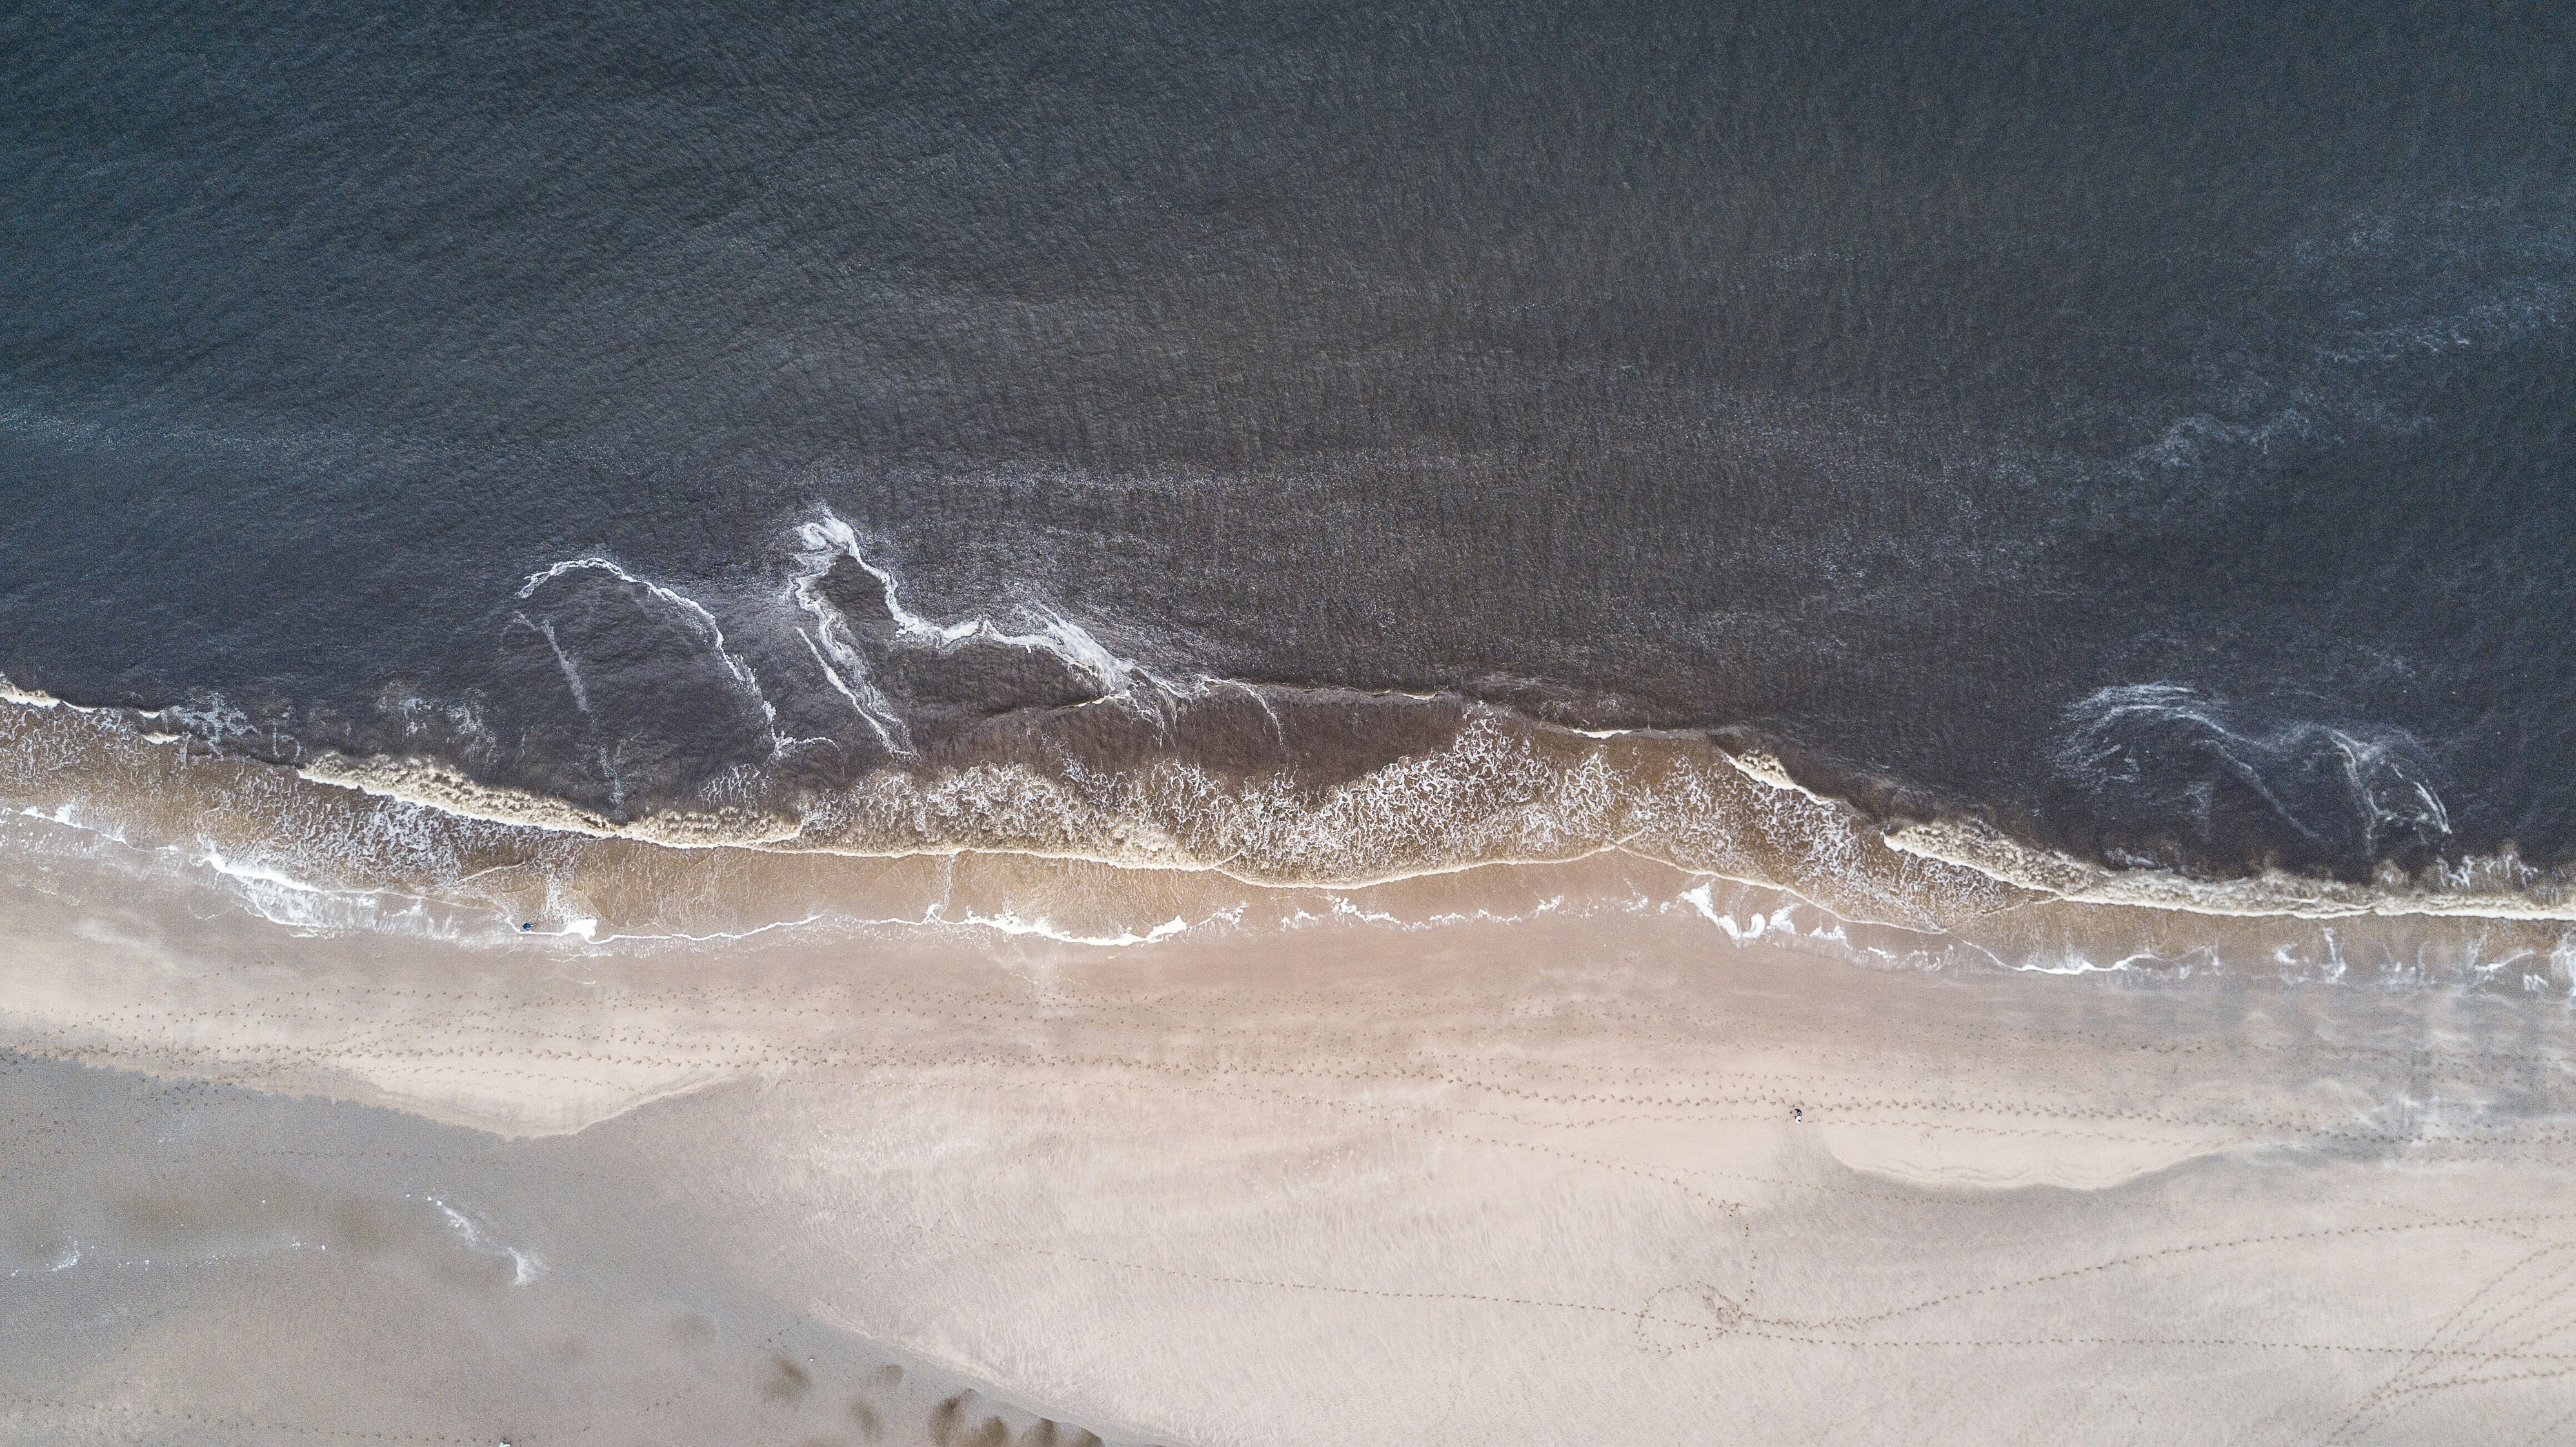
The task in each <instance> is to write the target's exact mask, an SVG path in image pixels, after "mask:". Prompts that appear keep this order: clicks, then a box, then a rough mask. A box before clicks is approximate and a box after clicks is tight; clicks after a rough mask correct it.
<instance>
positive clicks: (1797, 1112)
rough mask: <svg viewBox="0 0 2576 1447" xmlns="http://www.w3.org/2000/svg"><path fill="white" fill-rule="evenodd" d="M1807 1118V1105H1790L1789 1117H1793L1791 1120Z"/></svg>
mask: <svg viewBox="0 0 2576 1447" xmlns="http://www.w3.org/2000/svg"><path fill="white" fill-rule="evenodd" d="M1806 1118H1807V1111H1806V1107H1804V1106H1797V1105H1793V1106H1791V1107H1789V1119H1791V1120H1805V1119H1806Z"/></svg>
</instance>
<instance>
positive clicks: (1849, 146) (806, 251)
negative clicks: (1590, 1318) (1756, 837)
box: [0, 3, 2576, 875]
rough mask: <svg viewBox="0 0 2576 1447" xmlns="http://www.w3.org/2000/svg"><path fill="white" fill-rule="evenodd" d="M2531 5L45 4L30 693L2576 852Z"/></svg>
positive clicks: (780, 765)
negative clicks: (1537, 730) (1587, 730)
mask: <svg viewBox="0 0 2576 1447" xmlns="http://www.w3.org/2000/svg"><path fill="white" fill-rule="evenodd" d="M2566 15H2567V12H2565V11H2563V10H2560V9H2555V8H2548V7H2511V6H2462V5H2368V4H2347V5H2338V6H2332V7H2324V6H2287V5H2271V6H2266V5H2244V6H2232V7H2222V8H2220V9H2219V10H2217V11H2215V12H2213V11H2211V10H2210V9H2209V8H2207V7H2200V6H2180V5H2152V4H2150V5H2137V4H2124V5H2109V4H2091V5H2046V6H2043V5H2037V4H2032V5H2006V4H1992V3H1989V4H1982V5H1974V6H1965V5H1962V6H1947V7H1938V6H1926V5H1894V4H1876V5H1849V4H1821V5H1817V4H1795V5H1791V4H1762V5H1755V6H1745V7H1724V6H1694V7H1678V6H1641V7H1633V8H1630V7H1613V6H1593V7H1576V8H1574V9H1572V10H1568V9H1566V8H1564V7H1542V6H1523V5H1512V4H1477V5H1466V6H1415V5H1406V6H1396V7H1382V6H1381V7H1366V8H1363V7H1324V6H1278V5H1239V4H1238V5H1225V6H1207V7H1193V6H1175V5H1162V6H1152V5H1118V6H1102V5H1069V6H1040V5H1018V6H1015V5H985V6H946V7H943V6H931V5H903V6H858V7H776V8H768V7H758V8H745V7H732V6H724V7H719V6H707V7H693V6H687V5H681V4H650V5H631V6H621V7H603V6H585V5H547V6H521V5H514V4H479V3H478V4H470V5H456V6H429V7H421V8H419V9H417V10H416V11H413V12H410V13H405V14H401V15H395V16H378V15H368V14H363V13H359V12H356V11H353V10H351V9H350V8H349V7H344V6H313V7H310V8H307V9H304V10H300V11H299V10H293V9H289V8H286V7H263V8H260V9H258V10H256V11H250V12H245V11H243V10H241V9H240V8H238V7H216V6H187V5H155V6H148V7H147V6H135V7H129V8H118V7H112V6H102V5H83V6H68V5H52V4H39V5H35V6H28V7H21V8H18V9H16V10H14V11H13V12H11V14H10V15H9V16H8V17H7V18H6V19H5V20H0V99H5V102H6V103H5V105H0V317H5V319H6V320H5V322H0V490H5V495H0V503H5V515H6V523H5V531H0V672H5V673H6V674H7V676H8V677H9V679H10V680H12V681H13V682H15V683H17V684H18V685H21V686H27V687H37V688H42V689H45V690H48V691H51V692H53V693H56V694H58V695H61V696H64V697H67V698H72V699H75V700H79V701H84V702H110V703H121V704H130V705H138V706H159V705H169V704H177V705H181V706H182V708H183V710H184V711H185V712H186V713H187V715H188V716H189V719H190V720H191V722H190V724H189V726H190V727H193V728H197V729H199V730H200V731H203V732H206V733H207V734H208V735H209V736H210V737H216V738H219V739H220V740H221V741H222V742H223V745H224V746H225V747H228V748H233V749H238V750H243V751H247V752H252V753H257V754H260V755H262V756H265V757H273V758H279V759H297V758H304V757H309V756H310V755H311V754H312V753H313V752H314V751H317V750H322V749H339V750H344V751H350V752H355V753H370V752H381V753H396V754H401V753H416V754H425V755H444V756H447V757H449V758H451V759H452V761H454V762H455V763H457V764H458V765H459V766H461V767H463V768H465V769H466V770H468V771H469V772H471V773H474V774H475V775H477V776H478V777H481V778H484V779H487V780H489V781H493V782H500V783H511V784H518V785H524V786H529V787H535V788H539V789H544V790H548V791H552V792H555V793H559V794H562V795H564V796H566V797H568V798H571V799H573V800H575V801H577V802H580V803H582V804H584V805H586V806H589V807H593V808H598V809H601V810H604V811H608V812H611V813H616V814H621V815H631V814H634V813H636V812H640V811H644V810H649V809H651V808H654V807H657V806H659V805H661V804H664V803H671V802H688V801H698V802H704V801H708V800H751V801H755V802H756V801H757V800H759V799H761V798H765V797H769V796H770V795H772V794H774V793H775V792H776V791H778V790H789V791H793V790H801V789H814V788H824V787H829V786H831V785H833V784H834V783H836V782H840V781H846V780H847V779H849V778H851V777H853V776H856V775H859V774H863V773H865V772H866V771H868V770H871V769H880V768H913V769H932V768H937V767H941V766H943V764H944V763H946V762H954V761H956V760H960V759H965V758H968V757H975V756H985V755H990V754H992V753H994V752H1009V751H1011V750H1021V751H1023V752H1029V753H1031V755H1032V756H1033V757H1034V756H1037V755H1040V754H1044V755H1046V756H1049V757H1054V756H1056V755H1057V754H1061V753H1062V752H1063V751H1064V750H1067V749H1071V750H1073V751H1075V752H1077V753H1081V754H1082V756H1083V757H1084V758H1086V759H1090V760H1093V761H1095V762H1105V763H1107V764H1109V765H1112V766H1116V767H1129V766H1133V765H1136V764H1138V763H1141V762H1144V761H1146V760H1148V759H1150V757H1152V756H1153V754H1154V753H1155V751H1156V750H1158V749H1161V750H1170V749H1186V750H1191V751H1194V752H1195V754H1196V755H1197V756H1198V757H1200V758H1201V759H1202V760H1204V761H1207V762H1210V763H1211V764H1212V765H1213V766H1215V767H1219V768H1221V769H1229V770H1235V771H1238V772H1258V771H1262V770H1277V769H1287V770H1289V771H1291V772H1292V773H1298V774H1299V776H1300V777H1302V778H1306V779H1308V780H1309V781H1311V782H1317V783H1328V782H1330V781H1331V780H1333V779H1335V778H1339V777H1346V776H1348V775H1349V774H1350V773H1351V772H1352V771H1354V770H1357V769H1359V768H1363V767H1367V766H1368V765H1370V764H1372V763H1375V762H1382V761H1384V760H1386V759H1388V758H1394V757H1400V756H1403V755H1405V754H1407V753H1409V752H1413V751H1418V750H1420V749H1422V748H1425V747H1430V746H1432V745H1433V744H1436V742H1437V740H1438V737H1439V736H1440V734H1441V731H1442V729H1444V728H1446V727H1448V726H1449V723H1447V722H1444V719H1449V720H1450V721H1451V722H1454V719H1451V716H1450V715H1448V714H1441V713H1440V712H1439V711H1438V710H1437V709H1434V710H1432V711H1430V712H1429V713H1426V712H1425V711H1424V710H1422V709H1419V708H1381V707H1375V706H1373V705H1367V704H1365V703H1363V702H1361V701H1357V700H1354V699H1353V698H1352V697H1350V696H1349V695H1348V694H1347V693H1341V692H1334V691H1332V690H1336V689H1346V690H1382V689H1407V690H1413V691H1417V692H1426V691H1441V690H1446V691H1450V692H1453V693H1456V694H1460V695H1465V696H1469V697H1474V698H1482V699H1489V700H1494V701H1498V702H1502V703H1507V704H1510V705H1512V706H1513V707H1515V708H1518V709H1521V710H1523V711H1525V712H1527V713H1529V714H1532V715H1534V716H1542V717H1548V718H1553V719H1557V720H1561V721H1565V722H1572V723H1578V724H1584V725H1587V726H1614V725H1635V724H1653V725H1658V726H1663V727H1671V728H1682V729H1696V730H1709V731H1712V732H1714V733H1715V734H1716V735H1717V736H1719V737H1720V738H1722V739H1724V740H1726V741H1728V742H1730V743H1735V744H1747V745H1749V744H1757V743H1758V744H1760V745H1762V746H1765V747H1768V748H1772V749H1775V750H1777V751H1779V752H1780V753H1781V754H1782V755H1783V756H1784V757H1786V758H1787V759H1788V760H1789V761H1790V763H1791V764H1792V766H1793V767H1794V768H1795V769H1796V770H1797V771H1798V773H1799V774H1800V775H1801V777H1802V778H1804V779H1806V780H1807V781H1809V782H1810V783H1813V784H1815V785H1817V786H1819V787H1825V788H1829V789H1832V790H1834V791H1837V792H1840V793H1842V794H1844V795H1846V796H1848V797H1851V798H1853V799H1855V800H1856V801H1858V802H1861V803H1862V804H1864V805H1865V806H1866V807H1868V808H1871V809H1873V810H1880V811H1885V812H1889V813H1892V814H1910V815H1923V814H1938V813H1945V812H1947V813H1965V814H1971V815H1976V816H1980V817H1983V818H1985V819H1988V820H1991V821H1993V822H1994V823H1996V824H1998V825H2000V826H2002V827H2003V828H2005V829H2006V830H2007V831H2009V832H2011V833H2014V834H2016V835H2018V836H2020V837H2022V838H2024V839H2026V840H2030V841H2033V842H2037V843H2042V844H2046V845H2050V846H2054V847H2058V848H2063V849H2068V850H2072V851H2075V852H2079V853H2085V854H2091V855H2096V856H2101V857H2107V858H2110V859H2113V860H2115V861H2121V862H2148V863H2156V864H2165V865H2179V866H2183V867H2187V868H2193V869H2199V870H2205V871H2216V872H2227V871H2233V870H2240V869H2246V868H2251V867H2255V866H2258V865H2261V864H2264V863H2267V862H2268V863H2279V864H2286V865H2290V866H2293V867H2297V868H2302V869H2308V870H2316V871H2331V872H2340V873H2344V874H2347V875H2349V874H2357V873H2362V872H2366V871H2367V870H2368V869H2369V868H2370V867H2371V866H2372V865H2374V864H2375V863H2378V862H2380V861H2393V862H2395V863H2397V864H2399V865H2402V866H2406V867H2416V866H2421V865H2425V864H2428V863H2431V862H2435V861H2440V860H2457V859H2460V858H2465V857H2468V856H2471V855H2479V854H2486V853H2492V852H2494V851H2497V850H2499V849H2502V848H2505V847H2507V846H2508V845H2511V846H2514V847H2517V848H2518V849H2519V850H2520V851H2521V853H2522V855H2523V856H2524V857H2525V858H2527V859H2537V860H2544V861H2553V862H2564V861H2567V860H2569V859H2570V857H2571V855H2576V769H2571V768H2570V767H2569V762H2568V761H2569V760H2570V759H2571V758H2576V647H2571V644H2570V641H2569V627H2568V624H2569V620H2570V618H2571V617H2576V607H2571V605H2576V569H2572V568H2571V566H2570V565H2571V562H2576V557H2572V556H2571V554H2576V486H2571V484H2576V437H2571V435H2570V429H2569V424H2570V421H2571V419H2576V339H2571V334H2570V322H2571V320H2576V316H2571V308H2576V147H2571V145H2570V141H2571V139H2576V135H2572V134H2571V133H2576V35H2572V34H2571V31H2570V27H2569V23H2568V21H2567V18H2566ZM835 519H837V520H842V521H844V522H846V524H847V526H848V528H849V530H850V531H849V537H850V539H851V540H852V541H853V543H854V545H855V547H856V549H857V555H851V554H848V553H839V554H835V553H834V552H833V550H832V549H831V548H830V547H828V546H818V545H817V544H815V543H814V542H813V540H812V538H810V537H808V538H803V539H800V537H799V529H800V528H808V527H822V526H825V525H826V524H827V523H828V522H829V521H830V520H835ZM800 553H801V554H803V557H802V558H800V556H799V555H800ZM861 557H863V558H864V560H865V566H862V565H861V561H860V559H861ZM584 559H599V560H604V561H607V562H613V563H614V564H615V565H616V568H615V569H614V570H612V569H610V568H607V567H588V566H584V567H576V568H571V569H566V570H562V571H557V572H553V573H552V574H551V575H547V574H548V570H549V569H552V568H554V567H555V565H557V564H560V563H565V562H570V561H578V560H584ZM870 569H874V570H876V571H875V572H871V571H870ZM878 573H882V574H884V575H885V576H887V577H891V578H895V579H899V589H900V591H899V595H898V602H897V604H896V605H895V606H897V607H899V608H900V609H902V610H903V612H902V614H900V615H898V614H897V613H895V612H893V611H890V609H889V606H888V605H887V603H886V602H885V586H884V584H883V583H882V582H881V581H880V580H879V578H878V576H877V574H878ZM540 575H547V576H540ZM532 579H536V580H537V581H534V582H532V581H531V580H532ZM800 579H801V580H802V582H801V584H800ZM906 617H909V618H911V619H913V620H915V626H911V627H909V628H908V627H907V625H906V624H905V622H904V619H905V618H906ZM978 617H988V618H990V619H992V620H994V626H993V628H992V629H991V630H989V631H988V632H987V633H985V634H983V635H980V636H975V637H969V636H966V635H965V634H964V633H963V632H962V631H961V632H960V633H959V634H958V636H957V637H955V638H953V639H947V638H934V637H933V636H932V635H931V634H929V633H926V632H924V631H922V630H923V629H924V628H926V627H934V626H938V625H964V624H966V623H968V622H969V621H971V620H973V619H975V618H978ZM1015 638H1016V639H1018V640H1020V641H1013V639H1015ZM1041 639H1042V640H1044V646H1040V645H1039V643H1038V642H1037V641H1035V640H1041ZM1067 640H1077V641H1079V640H1088V642H1089V643H1096V644H1097V645H1098V649H1099V650H1100V655H1099V656H1100V657H1108V658H1114V659H1115V660H1116V662H1115V663H1114V664H1108V663H1101V662H1099V661H1098V660H1097V659H1096V658H1095V659H1093V661H1091V662H1088V663H1086V662H1084V661H1083V659H1084V658H1086V657H1090V655H1085V654H1081V651H1080V649H1079V648H1077V647H1074V646H1073V645H1072V644H1069V643H1068V642H1067ZM835 645H836V646H837V647H838V649H839V650H840V651H839V652H838V653H836V652H834V646H835ZM1212 679H1229V680H1239V681H1242V682H1243V683H1246V684H1250V685H1256V686H1257V687H1256V688H1245V689H1232V688H1230V687H1221V686H1216V685H1213V684H1209V683H1206V682H1204V681H1203V680H1212ZM1155 680H1160V681H1159V682H1157V681H1155ZM1139 690H1142V691H1144V692H1146V693H1150V694H1152V695H1153V700H1154V701H1153V702H1152V703H1151V706H1150V707H1144V708H1133V709H1128V710H1125V711H1123V712H1120V713H1119V714H1118V717H1120V718H1125V719H1128V720H1129V722H1127V723H1123V724H1100V723H1098V722H1097V719H1098V718H1101V717H1106V716H1107V715H1104V714H1103V713H1102V712H1101V711H1100V710H1098V709H1086V708H1085V707H1084V705H1086V704H1087V703H1089V702H1091V701H1093V700H1097V699H1100V698H1102V697H1104V696H1114V695H1133V694H1136V693H1137V692H1138V691H1139ZM1443 707H1447V706H1445V705H1444V706H1443ZM1283 710H1284V712H1283ZM1452 713H1453V714H1454V709H1452ZM1137 720H1144V722H1141V723H1140V722H1137ZM1148 725H1150V726H1148ZM1050 750H1053V751H1055V752H1054V753H1049V752H1048V751H1050ZM1085 751H1087V752H1085Z"/></svg>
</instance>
